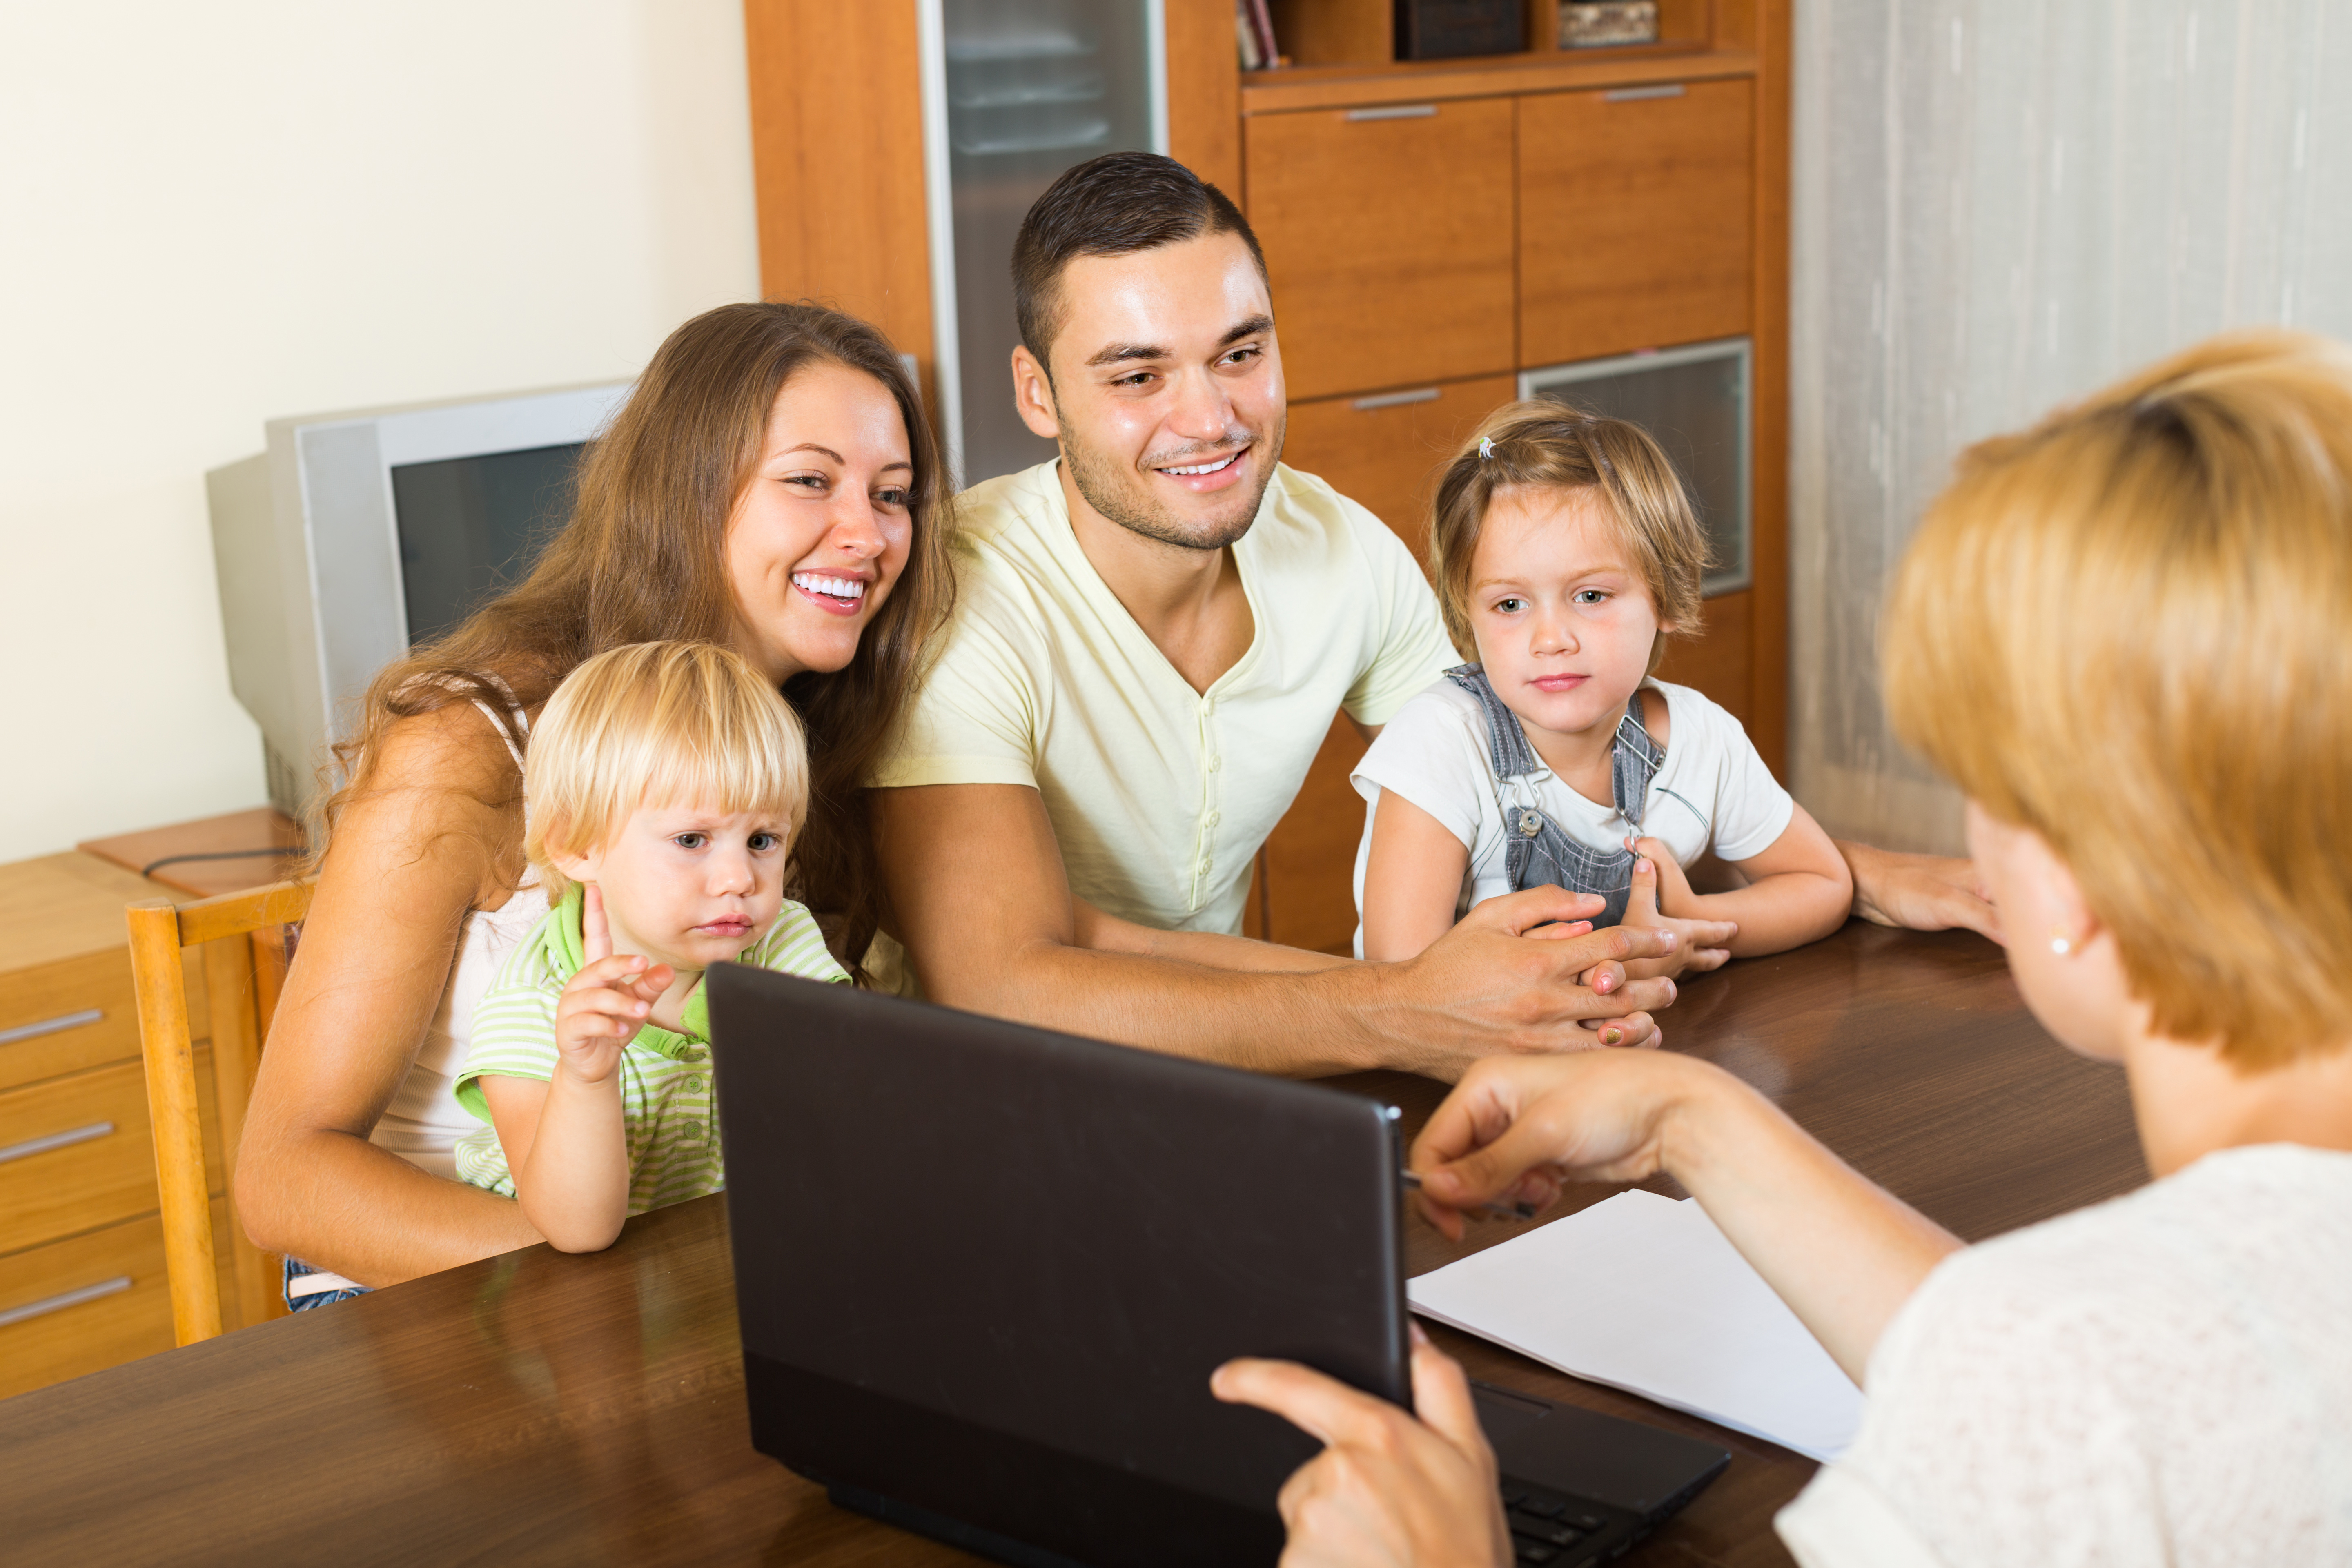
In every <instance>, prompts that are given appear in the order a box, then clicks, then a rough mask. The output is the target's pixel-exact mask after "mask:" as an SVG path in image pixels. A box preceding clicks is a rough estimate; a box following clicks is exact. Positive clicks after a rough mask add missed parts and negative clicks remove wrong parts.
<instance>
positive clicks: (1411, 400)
mask: <svg viewBox="0 0 2352 1568" xmlns="http://www.w3.org/2000/svg"><path fill="white" fill-rule="evenodd" d="M1516 392H1517V382H1516V381H1515V380H1514V379H1513V378H1512V377H1510V376H1507V375H1494V376H1485V377H1481V378H1480V379H1478V380H1476V381H1455V382H1445V383H1440V384H1433V385H1430V386H1416V387H1407V388H1405V389H1404V390H1402V391H1400V392H1390V393H1376V394H1371V395H1366V396H1361V397H1328V398H1323V399H1321V400H1319V401H1317V402H1312V403H1293V404H1292V405H1290V432H1289V435H1288V437H1287V438H1286V439H1285V441H1284V442H1283V447H1282V460H1283V461H1284V462H1286V463H1287V464H1289V465H1290V466H1291V467H1292V468H1297V469H1299V470H1300V471H1302V472H1304V473H1309V474H1313V475H1315V476H1316V477H1317V478H1318V479H1323V480H1325V481H1326V482H1328V484H1329V485H1330V487H1331V488H1332V489H1335V490H1338V491H1339V493H1340V494H1341V495H1343V496H1346V497H1348V498H1349V500H1358V501H1361V502H1362V503H1363V504H1364V505H1365V506H1367V507H1369V508H1370V510H1371V512H1372V515H1373V516H1375V517H1377V518H1379V519H1380V520H1381V521H1382V522H1385V523H1387V524H1388V525H1389V526H1390V527H1391V528H1392V529H1394V530H1395V531H1396V532H1397V534H1398V536H1399V537H1400V538H1402V540H1403V541H1404V542H1406V543H1407V544H1409V545H1411V546H1412V552H1413V554H1414V555H1415V556H1416V557H1419V558H1420V559H1421V560H1422V561H1423V563H1427V561H1428V557H1429V549H1428V545H1429V538H1428V531H1429V507H1430V503H1431V501H1432V500H1434V499H1435V497H1436V493H1437V478H1438V471H1439V469H1440V468H1442V467H1443V466H1444V462H1445V459H1446V458H1448V457H1450V456H1451V455H1452V454H1453V452H1454V447H1457V446H1459V445H1460V444H1461V442H1462V439H1463V437H1466V436H1467V435H1469V434H1470V432H1471V431H1472V430H1474V429H1475V428H1477V426H1478V421H1479V420H1481V419H1483V418H1485V417H1486V416H1487V415H1488V414H1491V413H1492V412H1494V411H1495V410H1496V408H1498V407H1500V406H1501V405H1504V404H1506V403H1508V402H1509V401H1510V400H1511V398H1512V396H1513V395H1515V394H1516Z"/></svg>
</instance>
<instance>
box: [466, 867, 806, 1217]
mask: <svg viewBox="0 0 2352 1568" xmlns="http://www.w3.org/2000/svg"><path fill="white" fill-rule="evenodd" d="M582 896H583V895H582V889H581V887H580V885H579V884H578V883H574V884H572V889H571V891H570V892H568V893H567V894H565V896H564V900H563V902H562V903H561V904H559V905H557V906H556V907H555V908H554V909H553V910H551V911H550V912H549V914H548V917H547V918H546V919H545V920H543V921H540V922H539V924H538V925H536V926H534V927H533V928H532V929H531V932H530V936H528V937H526V938H524V939H523V942H522V944H521V945H520V947H518V948H516V949H515V952H514V954H513V956H512V957H510V958H509V959H508V960H507V963H506V967H505V968H503V969H502V970H500V971H499V977H498V979H497V980H496V981H494V982H492V984H491V985H490V988H489V990H488V992H486V993H484V994H483V996H482V1000H481V1005H479V1006H478V1007H476V1008H475V1009H474V1032H473V1038H472V1041H471V1043H470V1045H469V1047H468V1048H467V1052H466V1065H465V1067H464V1068H462V1069H460V1071H459V1072H458V1075H457V1102H458V1103H459V1104H460V1105H463V1106H464V1107H465V1108H466V1109H467V1110H470V1111H472V1112H473V1113H474V1115H475V1116H477V1117H478V1118H479V1119H480V1120H481V1121H482V1123H483V1124H482V1125H481V1126H480V1127H478V1128H476V1129H475V1130H474V1131H471V1132H468V1133H467V1134H466V1135H465V1136H464V1137H463V1138H461V1139H459V1140H458V1141H457V1174H458V1175H460V1176H462V1177H463V1178H465V1179H466V1180H467V1181H468V1182H470V1183H472V1184H474V1185H475V1186H478V1187H488V1189H489V1190H490V1191H492V1192H494V1193H503V1194H506V1195H507V1196H509V1197H512V1196H513V1195H514V1190H515V1186H514V1173H513V1172H512V1171H510V1170H509V1169H508V1167H507V1155H506V1150H505V1149H504V1148H503V1147H501V1146H500V1144H499V1134H498V1129H497V1128H496V1127H494V1126H491V1125H490V1108H489V1104H488V1100H485V1099H484V1098H483V1095H482V1085H481V1078H482V1075H483V1074H485V1073H491V1074H496V1075H498V1076H499V1077H501V1078H535V1079H540V1080H541V1081H542V1082H544V1081H546V1080H548V1079H552V1078H553V1077H554V1076H555V1068H556V1062H557V1059H558V1055H559V1053H558V1052H557V1049H556V1045H555V1005H556V1002H557V1001H558V1000H559V999H560V998H561V997H562V994H563V987H564V986H565V984H568V983H569V982H570V981H571V979H572V976H573V975H574V974H576V973H579V972H580V965H581V956H582V952H581V948H582V944H581V937H580V912H581V900H582ZM739 962H740V963H751V964H756V965H758V966H759V967H760V968H761V969H772V970H775V971H777V972H779V973H784V974H798V975H802V976H804V977H805V978H807V979H810V980H829V981H834V982H836V983H839V984H847V983H848V980H849V976H848V975H847V974H846V973H844V972H843V970H842V967H841V965H840V964H838V963H835V962H834V960H833V954H831V953H830V952H826V951H825V946H824V936H823V934H822V933H820V932H819V931H818V930H817V925H816V921H815V918H814V916H812V915H811V914H810V913H809V912H808V910H804V909H803V908H802V907H801V906H800V905H798V904H796V903H793V901H792V900H789V899H787V900H784V905H783V908H782V910H780V911H778V913H777V915H776V923H775V924H774V925H772V926H771V927H769V928H768V934H767V935H765V936H763V937H761V939H760V940H759V941H758V942H755V943H753V944H752V945H751V946H750V947H747V948H745V949H744V950H743V954H742V957H741V958H740V961H739ZM703 990H704V988H703V987H702V986H700V985H697V986H696V987H695V988H694V990H693V992H692V993H691V994H689V995H688V997H687V999H686V1006H685V1008H684V1010H683V1016H681V1018H680V1020H679V1021H680V1022H681V1023H683V1024H684V1025H685V1026H686V1027H685V1031H684V1032H683V1033H673V1032H672V1031H670V1030H668V1029H665V1028H661V1027H659V1026H656V1025H653V1024H647V1025H646V1026H644V1027H643V1028H640V1029H639V1030H638V1031H637V1034H636V1037H635V1039H633V1040H631V1041H630V1042H629V1043H628V1045H627V1046H626V1047H624V1048H623V1050H622V1052H621V1068H620V1075H621V1117H622V1121H623V1123H624V1126H625V1129H626V1132H627V1136H628V1140H629V1213H631V1214H632V1215H640V1214H643V1213H645V1212H646V1210H647V1209H656V1208H661V1207H663V1206H664V1205H668V1204H676V1203H684V1202H685V1201H686V1200H687V1199H688V1198H698V1197H701V1196H703V1195H704V1194H708V1193H715V1192H717V1191H719V1188H721V1187H723V1186H725V1185H726V1184H727V1178H726V1173H725V1172H724V1171H723V1170H722V1169H721V1168H720V1165H719V1116H718V1106H717V1100H715V1098H714V1097H713V1095H712V1092H711V1083H710V1022H709V1019H710V1012H709V1003H708V1002H707V1001H706V1000H705V999H704V995H703Z"/></svg>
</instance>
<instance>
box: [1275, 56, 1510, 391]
mask: <svg viewBox="0 0 2352 1568" xmlns="http://www.w3.org/2000/svg"><path fill="white" fill-rule="evenodd" d="M1511 137H1512V110H1511V100H1508V99H1470V100H1456V101H1454V102H1447V103H1434V104H1402V105H1389V106H1385V107H1382V108H1379V109H1357V110H1308V111H1302V112H1298V113H1291V114H1263V115H1256V116H1254V117H1252V118H1251V119H1250V120H1249V121H1247V122H1246V126H1245V129H1244V140H1245V147H1244V153H1245V157H1246V162H1247V178H1248V190H1249V216H1250V225H1251V226H1252V227H1253V228H1255V230H1256V231H1257V237H1258V242H1259V243H1260V244H1261V245H1263V246H1264V247H1265V260H1266V268H1267V271H1268V273H1269V274H1270V275H1271V277H1272V279H1273V282H1274V315H1275V321H1276V327H1277V329H1278V331H1279V333H1280V341H1281V344H1282V363H1283V370H1284V374H1285V375H1286V378H1287V382H1288V385H1289V391H1290V395H1291V397H1292V399H1293V400H1294V401H1295V400H1297V399H1302V398H1311V397H1324V396H1328V395H1331V394H1334V393H1340V392H1370V391H1376V390H1379V389H1381V388H1386V387H1398V386H1415V385H1420V384H1424V383H1428V382H1433V381H1455V380H1461V379H1463V378H1465V377H1468V376H1473V375H1486V374H1495V373H1496V372H1499V371H1506V370H1509V369H1511V368H1512V366H1513V363H1514V361H1513V360H1512V358H1511V349H1512V300H1511V288H1512V283H1511V270H1512V259H1513V257H1512V247H1511V195H1512V193H1511Z"/></svg>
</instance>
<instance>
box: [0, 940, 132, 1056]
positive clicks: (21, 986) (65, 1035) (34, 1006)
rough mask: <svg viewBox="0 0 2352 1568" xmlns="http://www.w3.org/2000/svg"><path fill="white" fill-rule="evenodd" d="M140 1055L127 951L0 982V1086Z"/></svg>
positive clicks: (45, 967) (71, 961) (96, 954)
mask: <svg viewBox="0 0 2352 1568" xmlns="http://www.w3.org/2000/svg"><path fill="white" fill-rule="evenodd" d="M138 1055H139V1009H138V1007H137V1005H136V1004H135V1003H134V1002H133V1001H132V999H131V954H130V952H129V951H128V950H127V949H124V950H118V951H116V952H93V953H89V954H86V955H85V956H83V957H80V958H68V959H66V960H64V961H63V962H61V963H51V964H45V965H43V966H42V967H41V968H39V969H36V970H31V971H28V972H26V973H18V974H13V975H10V976H8V978H7V982H6V984H5V985H0V1089H15V1088H16V1087H17V1086H18V1085H19V1084H27V1083H34V1082H37V1081H38V1080H40V1079H45V1078H55V1077H57V1076H58V1074H60V1073H68V1072H78V1071H79V1070H80V1069H82V1068H93V1067H97V1066H99V1065H100V1064H101V1063H105V1062H114V1061H124V1060H129V1059H133V1058H137V1056H138Z"/></svg>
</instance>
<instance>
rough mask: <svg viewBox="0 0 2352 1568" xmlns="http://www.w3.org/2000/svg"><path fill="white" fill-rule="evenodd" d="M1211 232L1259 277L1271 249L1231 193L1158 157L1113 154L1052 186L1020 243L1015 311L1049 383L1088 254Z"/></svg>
mask: <svg viewBox="0 0 2352 1568" xmlns="http://www.w3.org/2000/svg"><path fill="white" fill-rule="evenodd" d="M1204 234H1237V235H1240V236H1241V237H1242V243H1243V244H1244V245H1246V246H1248V247H1249V253H1250V259H1251V260H1253V261H1255V262H1256V263H1257V275H1258V276H1259V277H1260V278H1265V276H1266V272H1265V251H1263V250H1260V249H1259V248H1258V243H1257V236H1256V235H1255V234H1252V233H1251V232H1250V226H1249V219H1247V218H1245V217H1244V216H1242V210H1241V208H1239V207H1237V206H1235V205H1234V204H1233V199H1232V198H1231V197H1229V196H1227V195H1225V194H1224V192H1223V191H1221V190H1219V189H1217V187H1216V186H1214V185H1213V184H1209V183H1208V182H1207V181H1205V180H1203V179H1202V178H1201V176H1199V175H1198V174H1194V173H1192V170H1190V169H1188V168H1186V167H1185V166H1184V165H1183V164H1181V163H1178V162H1177V161H1176V160H1175V159H1173V158H1163V157H1161V156H1160V154H1159V153H1104V154H1103V155H1102V156H1101V157H1099V158H1093V159H1089V160H1088V161H1087V162H1086V163H1080V164H1079V165H1078V166H1077V167H1076V168H1074V169H1070V170H1067V171H1066V172H1064V174H1063V175H1062V177H1061V178H1060V179H1058V180H1055V182H1054V183H1053V184H1050V185H1048V186H1046V187H1045V195H1042V196H1039V197H1038V198H1037V199H1036V201H1035V202H1034V203H1033V204H1031V205H1030V208H1029V214H1028V216H1026V217H1024V218H1023V219H1022V220H1021V233H1020V234H1019V236H1018V237H1015V238H1014V239H1013V315H1014V318H1015V319H1016V320H1017V321H1019V322H1020V324H1021V341H1022V342H1024V343H1025V344H1027V345H1028V347H1029V352H1030V353H1033V354H1035V355H1036V356H1037V362H1038V363H1040V364H1044V365H1045V369H1046V374H1047V376H1048V377H1049V378H1050V377H1051V375H1052V374H1053V366H1052V365H1051V364H1050V363H1048V362H1047V360H1046V355H1047V354H1048V353H1050V352H1051V350H1052V348H1053V342H1054V335H1055V333H1056V332H1058V331H1061V330H1062V272H1063V269H1064V268H1066V267H1068V266H1069V264H1070V263H1071V262H1073V261H1075V260H1076V259H1077V258H1079V257H1081V256H1127V255H1131V254H1132V253H1134V252H1136V251H1139V250H1157V249H1159V248H1160V247H1161V246H1163V245H1181V244H1182V243H1183V242H1184V241H1185V240H1188V239H1198V238H1200V237H1201V236H1202V235H1204Z"/></svg>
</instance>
